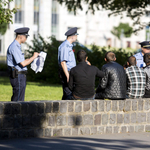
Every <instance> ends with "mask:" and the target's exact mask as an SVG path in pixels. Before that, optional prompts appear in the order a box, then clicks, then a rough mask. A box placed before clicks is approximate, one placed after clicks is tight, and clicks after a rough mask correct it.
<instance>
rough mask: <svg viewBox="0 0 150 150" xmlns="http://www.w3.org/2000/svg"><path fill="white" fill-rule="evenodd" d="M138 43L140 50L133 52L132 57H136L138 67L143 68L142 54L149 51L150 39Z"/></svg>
mask: <svg viewBox="0 0 150 150" xmlns="http://www.w3.org/2000/svg"><path fill="white" fill-rule="evenodd" d="M139 44H140V45H141V49H142V51H141V52H139V53H137V54H135V55H134V57H135V58H136V61H137V66H138V67H140V68H143V67H145V66H146V65H145V63H144V61H143V56H144V54H146V53H150V41H144V42H141V43H139Z"/></svg>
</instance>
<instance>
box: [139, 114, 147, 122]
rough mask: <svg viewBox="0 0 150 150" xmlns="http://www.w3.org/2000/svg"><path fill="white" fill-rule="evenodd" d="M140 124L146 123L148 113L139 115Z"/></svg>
mask: <svg viewBox="0 0 150 150" xmlns="http://www.w3.org/2000/svg"><path fill="white" fill-rule="evenodd" d="M137 121H138V123H142V122H146V113H138V118H137Z"/></svg>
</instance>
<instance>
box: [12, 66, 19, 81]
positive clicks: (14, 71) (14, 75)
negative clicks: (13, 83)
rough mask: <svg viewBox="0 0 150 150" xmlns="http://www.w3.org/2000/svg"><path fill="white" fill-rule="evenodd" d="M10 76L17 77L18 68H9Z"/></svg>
mask: <svg viewBox="0 0 150 150" xmlns="http://www.w3.org/2000/svg"><path fill="white" fill-rule="evenodd" d="M11 77H12V78H13V79H14V78H18V70H17V69H16V68H15V67H12V68H11Z"/></svg>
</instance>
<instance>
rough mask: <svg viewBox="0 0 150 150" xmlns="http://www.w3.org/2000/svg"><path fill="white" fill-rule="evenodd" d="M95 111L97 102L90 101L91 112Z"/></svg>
mask: <svg viewBox="0 0 150 150" xmlns="http://www.w3.org/2000/svg"><path fill="white" fill-rule="evenodd" d="M96 111H97V101H92V112H96Z"/></svg>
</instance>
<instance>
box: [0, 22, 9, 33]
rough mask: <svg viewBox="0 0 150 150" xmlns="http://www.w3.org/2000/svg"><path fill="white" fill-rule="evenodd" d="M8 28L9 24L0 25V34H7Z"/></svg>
mask: <svg viewBox="0 0 150 150" xmlns="http://www.w3.org/2000/svg"><path fill="white" fill-rule="evenodd" d="M7 26H8V24H7V23H2V24H0V34H1V35H4V34H5V32H6V30H7Z"/></svg>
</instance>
